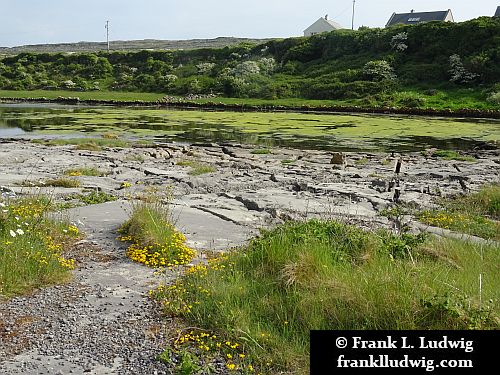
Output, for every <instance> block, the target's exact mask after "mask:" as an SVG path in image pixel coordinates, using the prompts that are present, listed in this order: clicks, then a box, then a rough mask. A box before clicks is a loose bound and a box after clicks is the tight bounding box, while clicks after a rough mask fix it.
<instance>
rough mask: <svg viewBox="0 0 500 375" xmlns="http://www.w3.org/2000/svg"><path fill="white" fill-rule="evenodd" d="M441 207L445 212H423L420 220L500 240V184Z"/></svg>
mask: <svg viewBox="0 0 500 375" xmlns="http://www.w3.org/2000/svg"><path fill="white" fill-rule="evenodd" d="M438 203H439V204H440V205H441V206H442V209H435V210H427V211H423V212H420V213H418V214H417V218H418V219H419V220H420V221H422V222H423V223H425V224H429V225H433V226H437V227H440V228H445V229H451V230H454V231H457V232H462V233H467V234H472V235H475V236H479V237H483V238H486V239H496V240H500V184H492V185H488V186H484V187H483V188H482V189H481V190H480V191H479V192H477V193H474V194H470V195H467V196H462V197H457V198H455V199H452V200H441V201H439V202H438Z"/></svg>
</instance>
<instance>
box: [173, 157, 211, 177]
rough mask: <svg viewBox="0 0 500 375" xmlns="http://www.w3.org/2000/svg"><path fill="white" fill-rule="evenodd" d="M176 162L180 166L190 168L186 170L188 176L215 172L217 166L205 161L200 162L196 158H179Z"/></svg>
mask: <svg viewBox="0 0 500 375" xmlns="http://www.w3.org/2000/svg"><path fill="white" fill-rule="evenodd" d="M176 164H177V165H178V166H180V167H190V168H191V169H190V171H189V172H188V174H189V175H190V176H200V175H202V174H206V173H214V172H217V168H215V167H214V166H212V165H210V164H206V163H201V162H199V161H197V160H188V159H185V160H179V161H178V162H177V163H176Z"/></svg>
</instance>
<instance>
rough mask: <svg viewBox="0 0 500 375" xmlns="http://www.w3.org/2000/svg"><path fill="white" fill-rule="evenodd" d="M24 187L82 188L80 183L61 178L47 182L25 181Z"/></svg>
mask: <svg viewBox="0 0 500 375" xmlns="http://www.w3.org/2000/svg"><path fill="white" fill-rule="evenodd" d="M22 184H23V185H24V186H36V187H44V186H47V187H63V188H78V187H80V181H78V180H75V179H72V178H66V177H59V178H51V179H48V180H45V181H23V183H22Z"/></svg>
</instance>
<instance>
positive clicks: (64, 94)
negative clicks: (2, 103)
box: [0, 90, 164, 102]
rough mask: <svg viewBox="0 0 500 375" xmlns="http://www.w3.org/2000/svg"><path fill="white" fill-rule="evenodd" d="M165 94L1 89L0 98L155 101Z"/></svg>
mask: <svg viewBox="0 0 500 375" xmlns="http://www.w3.org/2000/svg"><path fill="white" fill-rule="evenodd" d="M163 96H164V95H162V94H157V93H147V92H120V91H63V90H54V91H52V90H31V91H15V90H0V98H20V99H25V98H47V99H57V98H75V97H78V98H80V99H81V100H116V101H137V100H141V101H145V102H155V101H157V100H160V99H161V98H163Z"/></svg>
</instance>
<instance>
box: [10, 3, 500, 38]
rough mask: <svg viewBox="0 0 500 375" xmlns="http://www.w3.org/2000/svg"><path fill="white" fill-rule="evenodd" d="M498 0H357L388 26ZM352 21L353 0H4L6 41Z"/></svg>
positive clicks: (269, 32)
mask: <svg viewBox="0 0 500 375" xmlns="http://www.w3.org/2000/svg"><path fill="white" fill-rule="evenodd" d="M498 5H500V1H499V0H475V1H470V0H469V1H465V0H414V1H408V0H356V18H355V27H356V28H357V27H359V26H362V25H364V26H370V27H383V26H384V25H385V23H386V22H387V20H388V19H389V17H390V16H391V14H392V13H393V12H409V11H410V10H411V9H412V8H413V9H415V11H432V10H446V9H448V8H451V9H452V11H453V15H454V17H455V21H464V20H467V19H471V18H475V17H478V16H484V15H487V16H492V15H493V14H494V12H495V9H496V7H497V6H498ZM325 14H328V15H329V18H330V19H333V20H334V21H337V22H339V23H340V24H341V25H343V26H344V27H350V25H351V15H352V0H330V1H327V0H140V1H139V0H78V1H76V0H0V46H4V47H11V46H17V45H24V44H39V43H61V42H78V41H102V40H104V39H105V35H106V34H105V29H104V24H105V21H106V20H108V19H109V20H110V22H111V34H110V38H111V40H132V39H148V38H151V39H192V38H214V37H218V36H235V37H249V38H268V37H288V36H298V35H302V31H303V30H304V29H305V28H307V27H308V26H309V25H310V24H312V23H313V22H314V21H316V20H317V19H318V18H319V17H322V16H324V15H325Z"/></svg>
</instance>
